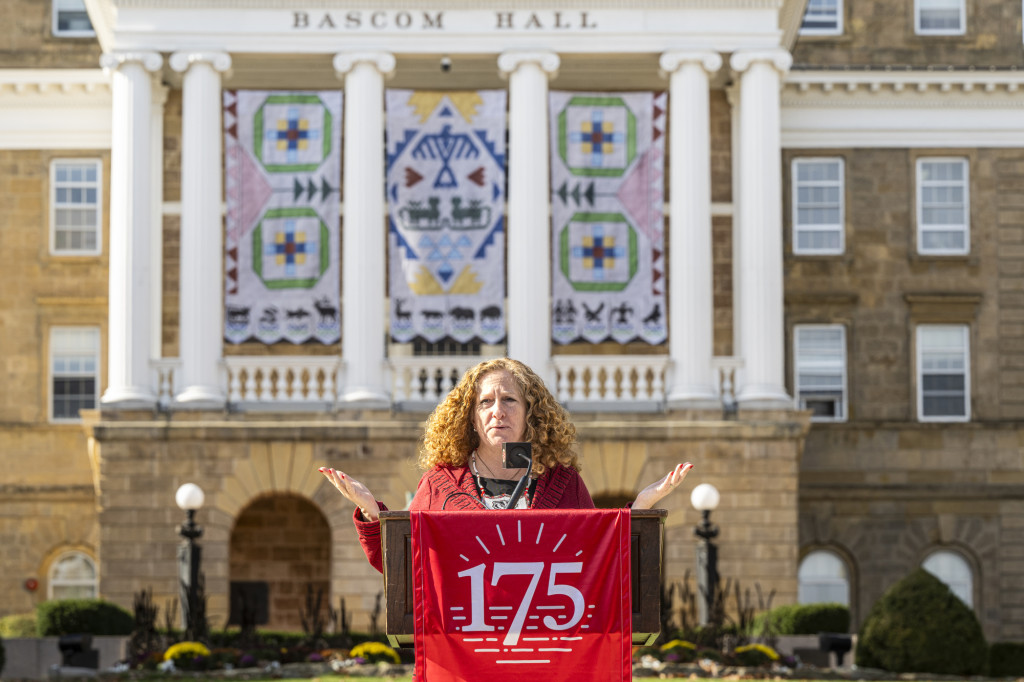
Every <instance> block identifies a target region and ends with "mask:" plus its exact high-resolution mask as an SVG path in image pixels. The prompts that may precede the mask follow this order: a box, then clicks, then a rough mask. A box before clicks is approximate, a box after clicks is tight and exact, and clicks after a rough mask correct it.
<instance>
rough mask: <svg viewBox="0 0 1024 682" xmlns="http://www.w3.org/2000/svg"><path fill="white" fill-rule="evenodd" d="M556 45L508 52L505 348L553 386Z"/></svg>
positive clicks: (502, 65)
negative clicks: (552, 95)
mask: <svg viewBox="0 0 1024 682" xmlns="http://www.w3.org/2000/svg"><path fill="white" fill-rule="evenodd" d="M559 63H560V60H559V58H558V55H557V54H555V53H553V52H504V53H502V54H501V55H500V56H499V57H498V68H499V69H500V70H501V73H502V74H503V75H506V76H507V77H508V81H509V83H508V100H509V103H508V222H507V223H506V224H507V226H508V260H507V268H506V270H507V272H508V310H507V311H506V314H505V319H506V322H507V324H508V355H509V357H512V358H515V359H517V360H519V361H521V362H524V363H526V364H527V365H528V366H529V367H531V368H532V369H533V370H534V371H535V372H537V374H538V375H540V376H541V378H543V379H544V381H545V382H546V383H547V385H548V386H549V387H551V388H552V389H553V388H554V371H553V366H552V364H551V219H550V213H549V200H550V196H551V188H550V186H549V185H550V181H549V170H548V164H549V163H550V162H551V158H550V153H549V147H548V145H549V142H548V137H549V134H548V130H549V122H548V79H549V78H551V77H552V76H553V75H554V73H555V72H556V71H557V70H558V65H559Z"/></svg>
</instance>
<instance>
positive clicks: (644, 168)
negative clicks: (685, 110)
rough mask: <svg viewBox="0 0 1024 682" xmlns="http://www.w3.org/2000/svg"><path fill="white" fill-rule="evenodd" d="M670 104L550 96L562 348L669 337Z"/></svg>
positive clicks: (557, 334) (658, 99) (555, 287)
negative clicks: (667, 112) (667, 209)
mask: <svg viewBox="0 0 1024 682" xmlns="http://www.w3.org/2000/svg"><path fill="white" fill-rule="evenodd" d="M666 102H667V95H666V94H665V93H654V92H621V93H616V92H592V93H588V92H552V93H551V94H550V104H551V107H550V112H551V113H550V116H551V228H552V229H551V237H552V273H551V274H552V279H551V282H552V284H551V289H552V291H551V299H552V310H551V315H552V318H551V335H552V338H553V339H554V341H555V342H556V343H560V344H566V343H572V342H577V341H584V342H590V343H600V342H602V341H617V342H619V343H626V342H629V341H644V342H647V343H649V344H660V343H662V342H664V341H665V339H666V338H667V336H668V325H667V320H666V309H665V278H664V274H665V256H664V253H665V229H664V218H663V213H662V206H663V203H664V195H665V182H664V150H665V138H664V128H665V123H666V117H665V107H666Z"/></svg>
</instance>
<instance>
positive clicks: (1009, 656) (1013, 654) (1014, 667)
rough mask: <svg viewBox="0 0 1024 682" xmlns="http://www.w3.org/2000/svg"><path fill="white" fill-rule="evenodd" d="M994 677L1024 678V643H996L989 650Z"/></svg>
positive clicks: (990, 671) (991, 671) (990, 668)
mask: <svg viewBox="0 0 1024 682" xmlns="http://www.w3.org/2000/svg"><path fill="white" fill-rule="evenodd" d="M988 668H989V670H988V674H989V675H991V676H992V677H1024V642H996V643H995V644H993V645H992V646H991V647H990V648H989V650H988Z"/></svg>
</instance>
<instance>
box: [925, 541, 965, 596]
mask: <svg viewBox="0 0 1024 682" xmlns="http://www.w3.org/2000/svg"><path fill="white" fill-rule="evenodd" d="M921 567H922V568H923V569H924V570H926V571H928V572H929V573H931V574H932V575H934V576H935V577H936V578H938V579H939V580H941V581H942V582H944V583H945V584H946V585H947V586H948V587H949V589H950V590H952V591H953V594H955V595H956V596H958V597H960V601H962V602H963V603H965V604H967V605H968V606H970V607H971V608H973V607H974V575H973V571H971V566H970V564H968V563H967V560H966V559H964V558H963V557H962V556H960V555H959V554H957V553H956V552H950V551H948V550H940V551H938V552H934V553H933V554H930V555H928V558H927V559H925V560H924V562H923V563H922V564H921Z"/></svg>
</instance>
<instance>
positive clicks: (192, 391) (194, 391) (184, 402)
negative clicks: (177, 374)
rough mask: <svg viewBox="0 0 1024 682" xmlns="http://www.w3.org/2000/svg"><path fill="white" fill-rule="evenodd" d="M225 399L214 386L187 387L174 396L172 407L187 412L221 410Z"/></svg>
mask: <svg viewBox="0 0 1024 682" xmlns="http://www.w3.org/2000/svg"><path fill="white" fill-rule="evenodd" d="M225 405H227V399H226V398H225V397H224V395H223V394H222V393H221V392H220V389H218V388H217V387H216V386H188V387H187V388H185V390H184V391H182V392H181V393H179V394H178V395H176V396H174V405H172V407H177V408H183V409H189V410H222V409H224V406H225Z"/></svg>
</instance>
